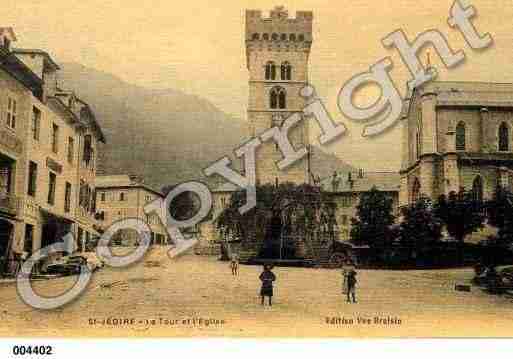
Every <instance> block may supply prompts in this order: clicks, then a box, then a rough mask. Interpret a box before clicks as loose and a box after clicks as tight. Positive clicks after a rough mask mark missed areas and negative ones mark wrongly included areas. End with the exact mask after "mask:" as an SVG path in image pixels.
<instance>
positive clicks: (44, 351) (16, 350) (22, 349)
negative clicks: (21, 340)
mask: <svg viewBox="0 0 513 359" xmlns="http://www.w3.org/2000/svg"><path fill="white" fill-rule="evenodd" d="M12 353H13V354H14V355H52V354H53V348H52V346H50V345H34V346H32V345H15V346H13V347H12Z"/></svg>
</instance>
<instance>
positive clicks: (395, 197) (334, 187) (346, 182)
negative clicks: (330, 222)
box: [321, 169, 399, 242]
mask: <svg viewBox="0 0 513 359" xmlns="http://www.w3.org/2000/svg"><path fill="white" fill-rule="evenodd" d="M321 188H322V191H324V192H326V193H329V194H330V198H331V200H332V201H333V202H334V203H335V204H336V205H337V208H336V211H335V219H336V221H337V226H338V229H337V230H338V240H339V241H341V242H346V241H349V240H350V239H351V227H352V225H351V223H352V222H351V219H352V218H355V217H356V215H357V207H358V204H359V203H360V199H361V196H362V194H364V193H366V192H369V191H370V190H371V189H372V188H376V189H377V190H378V191H381V192H383V193H385V195H386V196H388V197H389V198H390V199H391V200H392V208H393V215H394V216H395V217H396V218H397V217H398V215H399V173H397V172H365V171H363V170H361V169H360V170H358V171H355V172H347V173H345V174H337V173H336V172H335V173H334V174H333V176H332V177H330V178H326V179H324V180H323V181H322V182H321Z"/></svg>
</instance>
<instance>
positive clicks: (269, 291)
mask: <svg viewBox="0 0 513 359" xmlns="http://www.w3.org/2000/svg"><path fill="white" fill-rule="evenodd" d="M271 269H272V267H271V266H270V265H269V264H266V265H264V271H263V272H262V274H260V281H261V282H262V288H261V289H260V297H262V305H264V298H265V297H269V306H272V297H273V282H274V281H275V280H276V276H275V275H274V273H273V272H271Z"/></svg>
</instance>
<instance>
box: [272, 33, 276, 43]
mask: <svg viewBox="0 0 513 359" xmlns="http://www.w3.org/2000/svg"><path fill="white" fill-rule="evenodd" d="M271 39H272V40H273V41H276V40H278V34H277V33H273V34H272V36H271Z"/></svg>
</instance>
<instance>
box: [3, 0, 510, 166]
mask: <svg viewBox="0 0 513 359" xmlns="http://www.w3.org/2000/svg"><path fill="white" fill-rule="evenodd" d="M462 3H463V4H464V5H473V6H474V7H475V8H476V10H477V14H478V15H477V16H476V17H475V18H474V19H472V21H473V23H474V25H475V27H476V28H477V30H478V31H479V33H481V34H484V33H490V34H491V35H492V37H493V39H494V44H493V46H492V47H490V48H488V49H486V50H484V51H480V52H476V51H474V50H472V49H471V48H469V47H468V45H467V44H466V42H465V41H464V38H463V37H462V35H461V33H460V32H458V31H456V30H454V29H451V28H450V27H449V26H448V24H447V18H448V17H449V11H450V8H451V6H452V1H447V0H425V1H410V0H394V1H376V0H368V1H362V0H352V1H348V0H337V1H333V0H329V1H328V0H317V1H308V0H296V1H291V0H289V1H283V0H282V1H267V0H259V1H250V0H238V1H233V0H230V1H228V0H217V1H215V2H213V1H207V0H190V1H169V0H166V1H132V0H113V1H108V0H87V1H83V0H82V1H73V0H65V1H63V0H45V1H40V0H37V1H33V0H3V1H2V13H1V16H0V26H12V27H13V28H14V30H15V33H16V35H17V37H18V42H17V43H15V44H14V45H15V46H16V47H26V48H40V49H44V50H46V51H48V52H49V53H50V54H51V55H52V56H53V57H54V58H55V60H56V61H57V62H69V61H74V62H79V63H82V64H83V65H85V66H88V67H92V68H95V69H97V70H101V71H105V72H108V73H111V74H113V75H115V76H118V77H120V78H121V79H123V80H124V81H126V82H129V83H132V84H136V85H139V86H143V87H148V88H174V89H180V90H183V91H185V92H187V93H191V94H196V95H199V96H202V97H205V98H207V99H208V100H209V101H211V102H212V103H213V104H215V105H216V106H217V107H219V108H220V109H221V110H223V111H225V112H226V113H229V114H232V115H235V116H236V117H238V118H240V119H241V120H245V118H246V107H247V99H248V84H247V81H248V73H247V69H246V62H245V49H244V48H245V47H244V13H245V9H261V10H263V11H264V14H265V12H267V11H269V10H270V9H272V8H273V7H274V6H276V5H284V6H285V7H286V8H287V9H288V11H289V15H294V14H295V12H296V11H297V10H300V11H301V10H309V11H313V13H314V25H313V26H314V42H313V45H312V50H311V55H310V66H309V75H310V80H311V82H312V84H313V85H314V86H315V87H316V89H317V92H318V94H319V95H320V97H321V99H322V100H323V102H324V103H325V105H326V107H327V108H328V110H329V111H330V113H331V114H332V117H333V118H334V119H335V120H336V121H339V122H343V123H344V124H345V125H346V126H347V128H348V129H349V131H348V132H347V134H346V135H344V136H343V137H341V138H340V139H339V140H337V141H335V142H334V143H332V144H330V145H329V146H324V147H323V150H325V151H326V152H328V153H334V154H335V155H336V156H338V157H340V158H341V159H342V160H344V161H346V162H348V163H350V164H352V165H354V166H356V167H361V168H365V169H367V170H397V169H399V167H400V157H401V148H400V125H396V126H395V127H394V128H393V129H392V130H391V131H388V132H386V133H384V134H382V135H380V136H377V137H374V138H363V137H362V136H361V132H362V123H356V122H354V121H350V120H348V119H346V118H344V117H343V116H342V114H341V113H340V111H339V110H338V107H337V96H338V93H339V91H340V89H341V87H342V86H343V85H344V83H345V82H346V81H347V80H349V79H350V78H351V77H353V76H354V75H356V74H358V73H361V72H365V71H368V70H369V67H370V66H371V65H372V64H374V63H375V62H377V61H379V60H381V59H382V58H384V57H387V56H389V57H390V58H391V59H392V61H393V63H394V67H393V69H392V72H391V76H392V78H393V80H394V82H395V84H396V85H397V87H398V88H399V89H401V90H404V88H405V83H406V81H407V80H408V79H409V77H410V74H409V72H408V70H407V68H406V66H405V65H404V63H403V62H402V61H401V57H400V56H399V55H398V52H397V50H394V49H387V48H385V47H384V46H383V45H382V44H381V39H382V38H384V37H385V36H386V35H387V34H389V33H391V32H393V31H395V30H397V29H402V30H403V31H404V32H405V33H406V35H407V36H408V38H409V39H410V40H411V41H413V39H414V38H415V37H416V36H417V35H418V34H420V33H421V32H424V31H426V30H429V29H436V30H439V31H440V32H441V33H442V34H444V35H445V36H446V37H447V39H448V42H449V44H450V45H451V47H452V48H453V49H454V50H455V51H456V50H460V49H461V50H463V51H464V52H465V55H466V61H465V63H463V64H462V65H460V66H458V67H457V68H455V69H445V68H444V66H443V64H442V63H441V61H440V60H439V58H438V57H437V56H436V54H434V51H432V50H431V51H430V52H431V56H430V57H431V60H432V64H433V65H434V66H436V67H437V69H438V71H439V79H440V80H460V81H490V82H513V46H512V45H513V41H512V40H513V35H512V34H513V32H512V31H511V30H512V25H511V19H512V18H513V6H511V5H512V4H511V0H471V1H469V0H466V1H462ZM420 57H421V59H424V58H426V57H427V55H426V50H424V51H423V52H422V53H421V54H420ZM377 96H379V90H377V89H376V88H375V87H374V88H373V87H370V88H368V89H363V90H362V91H360V92H359V93H358V96H357V97H356V99H355V101H357V103H358V104H359V105H361V106H365V105H370V104H372V103H373V102H374V101H375V100H376V99H377ZM184 126H186V124H184ZM315 132H316V131H312V136H314V135H315V134H316V133H315Z"/></svg>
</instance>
